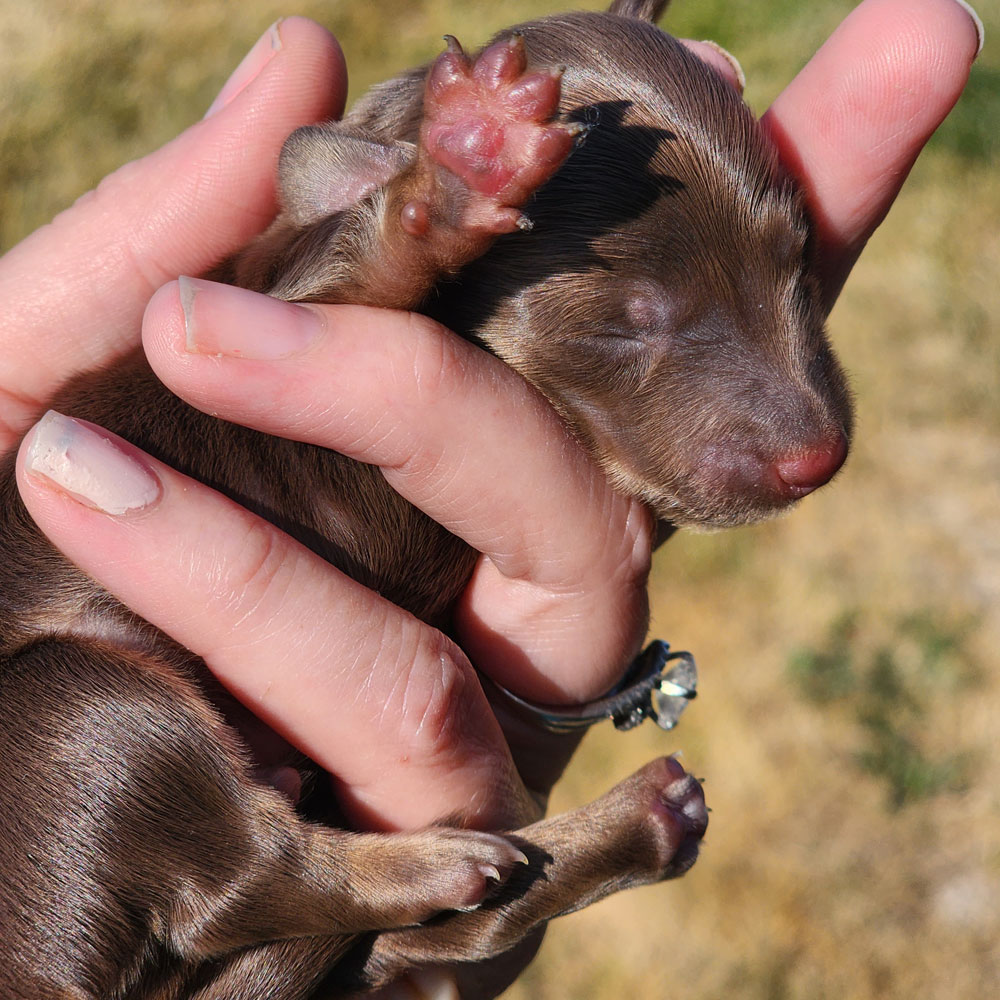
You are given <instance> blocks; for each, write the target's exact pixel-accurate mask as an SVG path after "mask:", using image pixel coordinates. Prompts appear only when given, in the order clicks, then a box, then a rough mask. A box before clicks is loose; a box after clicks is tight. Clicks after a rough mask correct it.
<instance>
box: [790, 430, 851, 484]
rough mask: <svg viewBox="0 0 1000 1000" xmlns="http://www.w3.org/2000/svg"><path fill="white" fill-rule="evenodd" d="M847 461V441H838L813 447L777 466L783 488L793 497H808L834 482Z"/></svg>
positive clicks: (838, 436) (840, 437) (837, 438)
mask: <svg viewBox="0 0 1000 1000" xmlns="http://www.w3.org/2000/svg"><path fill="white" fill-rule="evenodd" d="M845 458H847V438H846V437H845V436H844V435H843V434H838V435H837V436H836V437H835V438H832V439H831V440H828V441H822V442H819V443H817V444H814V445H811V446H810V447H808V448H805V449H803V450H801V451H796V452H795V453H794V454H791V455H787V456H785V457H784V458H781V459H779V460H778V461H777V462H775V463H774V471H775V473H776V474H777V477H778V481H779V483H780V485H781V489H782V491H783V492H784V493H786V494H787V495H788V497H789V498H795V497H804V496H805V495H806V494H807V493H812V491H813V490H817V489H819V488H820V487H821V486H822V485H823V484H824V483H828V482H829V481H830V480H831V479H833V477H834V475H835V474H836V472H837V470H838V469H839V468H840V467H841V466H842V465H843V464H844V459H845Z"/></svg>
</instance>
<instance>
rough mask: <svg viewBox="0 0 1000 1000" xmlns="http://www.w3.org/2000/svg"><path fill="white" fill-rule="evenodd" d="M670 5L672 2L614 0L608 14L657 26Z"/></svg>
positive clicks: (667, 0)
mask: <svg viewBox="0 0 1000 1000" xmlns="http://www.w3.org/2000/svg"><path fill="white" fill-rule="evenodd" d="M669 3H670V0H614V2H613V3H612V4H611V6H610V7H609V8H608V13H609V14H617V15H618V16H619V17H634V18H637V19H638V20H640V21H649V22H650V24H656V22H657V21H658V20H659V19H660V15H661V14H662V13H663V12H664V10H666V7H667V4H669Z"/></svg>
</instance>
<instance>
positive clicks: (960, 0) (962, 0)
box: [955, 0, 986, 56]
mask: <svg viewBox="0 0 1000 1000" xmlns="http://www.w3.org/2000/svg"><path fill="white" fill-rule="evenodd" d="M955 3H957V4H958V5H959V7H964V8H965V9H966V10H967V11H968V13H969V17H971V18H972V23H973V24H974V25H975V26H976V34H977V35H978V36H979V47H978V48H977V49H976V55H977V56H978V55H979V53H980V52H982V51H983V42H985V41H986V28H985V27H984V26H983V19H982V18H981V17H980V16H979V15H978V14H977V13H976V12H975V10H973V8H972V5H971V4H969V3H966V0H955Z"/></svg>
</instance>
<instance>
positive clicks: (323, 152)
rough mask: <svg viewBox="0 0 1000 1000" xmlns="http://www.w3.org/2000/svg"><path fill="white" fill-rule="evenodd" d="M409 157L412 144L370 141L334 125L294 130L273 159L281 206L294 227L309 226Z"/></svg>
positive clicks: (383, 180) (368, 189)
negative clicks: (276, 164)
mask: <svg viewBox="0 0 1000 1000" xmlns="http://www.w3.org/2000/svg"><path fill="white" fill-rule="evenodd" d="M415 156H416V146H414V145H413V144H412V143H408V142H395V143H389V144H385V143H380V142H373V141H372V140H370V139H364V138H361V137H360V136H357V135H352V134H351V133H349V132H346V131H344V130H343V129H341V127H340V126H338V125H307V126H305V127H304V128H300V129H296V130H295V131H294V132H293V133H292V134H291V135H290V136H289V137H288V139H287V140H286V141H285V145H284V146H283V147H282V149H281V156H280V158H279V160H278V185H279V187H280V190H281V201H282V206H283V207H284V209H285V211H286V212H287V213H288V214H289V215H290V216H291V217H292V218H293V219H294V221H295V222H296V223H297V224H298V225H309V224H310V223H312V222H316V221H318V220H319V219H324V218H326V217H327V216H330V215H334V214H336V213H337V212H343V211H344V210H345V209H348V208H350V207H351V206H352V205H356V204H357V203H358V202H359V201H361V200H362V199H363V198H365V197H367V196H368V195H369V194H371V193H372V191H374V190H376V189H377V188H380V187H382V186H383V185H385V184H387V183H388V182H389V181H390V180H392V178H393V177H395V176H396V174H398V173H399V172H400V171H402V170H403V169H405V168H406V167H407V166H409V164H410V163H412V162H413V159H414V157H415Z"/></svg>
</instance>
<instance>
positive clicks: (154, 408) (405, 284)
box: [0, 0, 850, 1000]
mask: <svg viewBox="0 0 1000 1000" xmlns="http://www.w3.org/2000/svg"><path fill="white" fill-rule="evenodd" d="M662 7H663V4H662V3H656V2H629V0H616V3H614V4H613V6H612V8H611V11H610V12H609V13H607V14H571V15H566V16H563V17H555V18H550V19H546V20H542V21H538V22H532V23H530V24H526V25H523V26H521V27H520V28H519V29H517V30H516V31H513V32H505V33H502V34H501V35H500V36H499V37H498V39H496V40H495V41H494V42H493V43H492V44H490V45H489V46H488V47H487V48H486V49H485V50H484V51H483V53H481V54H480V55H479V56H477V57H475V58H469V57H467V56H465V54H464V53H463V52H462V51H461V49H460V46H459V45H458V44H457V43H456V42H454V41H452V42H450V43H449V47H448V51H447V52H446V53H445V54H444V55H443V56H442V57H441V58H440V59H438V60H437V61H436V62H435V63H434V65H433V66H432V67H430V68H423V69H419V70H414V71H412V72H411V73H408V74H404V75H403V76H401V77H399V78H398V79H396V80H394V81H391V82H390V83H388V84H385V85H382V86H381V87H377V88H375V89H374V90H373V91H372V92H371V93H370V94H369V95H368V96H367V97H366V98H364V99H362V101H361V102H360V103H359V105H358V106H357V107H356V108H355V109H354V110H353V111H352V112H351V114H350V115H349V116H348V117H347V118H346V119H345V120H344V121H343V122H342V123H339V124H335V125H324V126H317V127H314V128H310V129H305V130H300V131H299V132H296V133H295V134H294V135H293V136H292V137H291V138H290V139H289V141H288V143H287V145H286V147H285V150H284V153H283V155H282V160H281V169H280V183H281V190H282V195H283V199H284V210H283V212H282V214H281V215H280V217H279V218H278V219H277V220H276V221H275V223H274V225H273V226H272V227H271V228H270V230H269V231H268V232H267V233H265V234H264V235H263V236H262V237H261V238H260V239H259V240H257V241H256V242H255V243H254V244H253V245H252V246H251V247H249V248H247V250H246V252H245V253H243V254H241V255H239V256H238V257H237V258H236V259H234V260H232V261H228V262H224V263H223V264H221V265H220V268H219V270H218V272H217V274H216V276H217V277H222V278H225V279H227V280H232V281H235V282H238V283H240V284H244V285H246V286H248V287H251V288H254V289H257V290H260V291H266V292H268V293H270V294H273V295H277V296H280V297H284V298H288V299H295V300H308V301H324V302H361V303H367V304H376V305H388V306H397V307H408V308H421V309H422V310H424V311H425V312H428V313H430V314H432V315H434V316H436V317H438V318H440V319H441V320H442V321H444V322H445V323H447V324H448V325H450V326H451V327H452V328H453V329H456V330H457V331H458V332H459V333H461V334H462V335H463V336H466V337H468V338H470V339H472V340H474V341H475V342H477V343H479V344H481V345H482V346H483V347H484V348H486V349H488V350H490V351H492V352H494V353H495V354H497V355H498V356H499V357H501V358H503V359H504V360H505V361H506V362H508V363H509V364H510V365H511V366H512V367H513V368H515V369H516V370H517V371H518V372H520V373H521V374H522V375H523V376H524V377H525V378H526V379H528V380H529V381H530V382H531V383H532V384H533V385H535V386H536V387H537V388H538V389H539V391H541V392H542V393H543V394H544V395H545V396H546V397H547V398H548V399H549V400H550V401H551V403H552V404H553V406H554V407H555V408H556V409H557V410H558V412H559V413H560V414H561V415H562V416H563V417H564V419H565V420H566V422H567V423H568V425H569V426H570V427H571V428H572V430H573V431H574V432H575V433H576V434H577V436H578V437H579V438H580V440H581V441H582V442H583V443H584V445H585V446H586V447H587V448H589V449H590V450H591V452H592V453H593V454H594V456H595V457H596V459H597V460H598V461H599V462H600V463H601V464H602V466H603V467H604V468H605V469H606V470H607V472H608V474H609V476H611V477H612V479H613V480H614V482H615V483H616V484H617V485H618V486H619V487H620V488H621V489H623V490H626V491H628V492H629V493H631V494H633V495H636V496H639V497H641V498H642V499H644V500H645V501H646V502H647V503H649V504H650V505H651V507H652V508H653V509H654V510H655V511H656V513H657V514H658V515H659V516H660V517H661V518H662V519H663V520H664V521H666V522H669V523H670V524H672V525H680V524H692V525H703V526H725V525H731V524H738V523H743V522H746V521H750V520H755V519H759V518H762V517H765V516H768V515H770V514H772V513H775V512H777V511H780V510H782V509H784V508H786V507H787V506H788V505H789V504H790V503H792V502H793V501H794V500H796V499H797V498H799V497H800V496H802V495H804V494H805V493H807V492H809V491H810V490H812V489H815V488H816V487H818V486H820V485H822V483H824V482H825V481H826V480H827V479H829V478H830V477H831V476H832V475H833V474H834V473H835V471H836V469H837V468H838V467H839V465H840V463H841V462H842V460H843V457H844V454H845V452H846V447H847V439H848V436H849V432H850V406H849V401H848V396H847V391H846V388H845V384H844V380H843V377H842V375H841V373H840V370H839V368H838V366H837V364H836V362H835V360H834V358H833V356H832V354H831V352H830V349H829V346H828V344H827V342H826V339H825V336H824V332H823V323H822V310H821V308H820V305H819V300H818V294H817V288H816V284H815V281H814V279H813V277H812V270H811V261H810V256H809V254H810V240H809V235H810V233H809V226H808V221H807V219H806V218H805V215H804V212H803V209H802V205H801V200H800V198H799V196H798V194H797V193H796V191H795V189H794V187H793V186H792V185H791V183H790V182H789V181H788V180H787V178H785V177H783V175H782V174H781V172H780V169H779V167H778V164H777V161H776V157H775V154H774V152H773V150H772V149H771V148H770V147H769V145H768V143H767V142H766V140H765V139H764V137H763V136H762V134H761V132H760V130H759V128H758V126H757V123H756V122H755V121H754V119H753V117H752V115H751V114H750V112H749V111H748V110H747V109H746V108H745V106H744V105H743V104H742V102H741V101H740V99H739V98H738V96H737V95H736V93H735V92H734V91H733V90H732V88H730V87H729V86H728V85H727V84H726V83H725V82H723V81H722V80H720V79H719V78H717V77H716V75H715V74H714V73H713V71H712V70H710V69H709V68H708V67H706V66H704V65H703V64H701V63H700V62H699V61H698V60H697V59H695V58H694V57H693V56H692V55H690V54H689V53H688V52H687V50H686V49H684V48H683V47H682V46H681V45H679V44H678V43H677V42H676V41H675V40H674V39H672V38H670V37H669V36H668V35H666V34H664V33H663V32H661V31H660V30H659V29H657V28H656V27H654V25H653V24H652V20H653V19H654V18H655V16H656V15H658V14H659V12H660V10H661V9H662ZM563 66H565V71H564V72H563V71H562V69H561V67H563ZM53 405H54V406H55V407H56V408H57V409H59V410H62V411H63V412H67V413H71V414H72V415H74V416H77V417H81V418H84V419H89V420H92V421H94V422H96V423H99V424H101V425H103V426H105V427H108V428H109V429H111V430H113V431H115V432H116V433H119V434H121V435H122V436H124V437H126V438H128V439H129V440H132V441H134V442H135V443H136V444H138V445H139V446H141V447H142V448H144V449H146V450H147V451H149V452H151V453H152V454H154V455H156V456H157V457H159V458H162V459H163V460H165V461H167V462H169V463H170V464H171V465H173V466H175V467H177V468H180V469H182V470H183V471H185V472H188V473H189V474H191V475H194V476H196V477H197V478H199V479H201V480H203V481H205V482H207V483H209V484H211V485H213V486H215V487H217V488H219V489H220V490H222V491H223V492H225V493H227V494H229V495H230V496H232V497H234V498H236V499H238V500H239V501H240V502H241V503H243V504H244V505H246V506H248V507H251V508H252V509H254V510H256V511H259V512H261V513H263V514H264V515H265V516H267V517H269V518H270V519H271V520H272V521H274V522H275V523H276V524H278V525H280V526H281V527H282V528H284V529H285V530H287V531H289V532H290V533H291V534H293V535H294V536H295V537H297V538H299V539H300V540H301V541H303V542H304V543H305V544H307V545H309V546H310V547H311V548H313V549H314V550H315V551H316V552H318V553H320V554H321V555H323V556H324V557H325V558H327V559H328V560H330V561H331V562H332V563H334V564H335V565H337V566H338V567H340V568H342V569H344V570H346V571H347V572H349V573H351V574H352V575H353V576H355V577H356V578H357V579H359V580H360V581H362V582H363V583H365V584H366V585H368V586H370V587H373V588H375V589H377V590H378V591H380V592H381V593H382V594H384V595H385V596H386V597H388V598H390V599H391V600H393V601H395V602H396V603H398V604H400V605H402V606H403V607H405V608H407V609H409V610H410V611H412V612H413V613H414V614H417V615H419V616H420V617H422V618H423V619H425V620H426V621H428V622H431V623H433V624H435V625H438V626H440V627H442V628H445V629H447V627H448V621H449V609H450V607H451V605H452V604H453V602H454V600H455V599H456V597H457V595H458V594H459V593H460V592H461V590H462V588H463V587H464V585H465V583H466V581H467V579H468V575H469V573H470V571H471V569H472V565H473V562H474V559H475V553H474V552H472V551H470V550H469V549H468V548H467V547H466V546H465V545H464V544H463V543H462V542H460V541H459V540H457V539H456V538H454V537H453V536H451V535H449V534H448V533H447V532H445V531H444V530H443V529H442V528H440V527H439V526H438V525H436V524H434V523H433V522H431V521H429V520H428V519H427V518H426V517H425V516H424V515H422V514H420V513H419V512H418V511H416V510H414V509H413V508H412V507H410V506H409V505H408V504H406V503H405V502H404V501H403V500H401V499H400V498H399V497H398V496H397V495H396V494H394V493H393V492H392V491H391V490H389V489H388V487H387V486H386V485H385V482H384V480H383V479H382V478H381V476H380V475H379V473H378V472H377V470H372V469H371V468H369V467H366V466H361V465H358V464H356V463H353V462H350V461H348V460H347V459H344V458H343V457H342V456H339V455H336V454H334V453H331V452H328V451H324V450H322V449H319V448H314V447H310V446H306V445H302V444H297V443H292V442H288V441H283V440H277V439H273V438H268V437H265V436H263V435H261V434H259V433H257V432H254V431H251V430H248V429H246V428H241V427H237V426H234V425H230V424H225V423H222V422H219V421H217V420H214V419H213V418H211V417H209V416H207V415H205V414H203V413H201V412H199V411H196V410H194V409H192V408H191V407H189V406H188V405H187V404H185V403H184V402H182V401H180V400H178V399H177V398H175V397H174V396H172V395H171V394H170V393H168V392H167V391H166V390H165V389H164V388H163V387H162V385H160V383H159V382H158V381H157V380H156V379H155V377H154V376H153V375H152V373H151V372H150V371H149V369H148V367H147V366H146V364H145V362H144V360H143V359H142V357H141V356H140V355H139V354H135V355H133V356H131V357H128V358H126V359H124V360H123V361H121V362H120V363H118V364H116V365H114V366H113V367H111V368H109V369H106V370H103V371H100V372H95V373H92V374H90V375H88V376H85V377H82V378H78V379H76V380H74V381H73V382H72V383H71V384H69V385H68V386H66V387H65V388H64V390H63V391H62V392H61V393H60V394H59V395H58V397H57V398H56V399H55V400H54V403H53ZM0 490H2V499H0V544H2V546H3V549H4V553H3V557H2V558H0V746H2V747H3V754H4V758H3V759H4V768H3V770H2V772H0V809H2V810H3V819H2V823H0V857H2V858H3V862H2V863H3V876H4V880H3V881H4V887H3V890H2V892H0V995H2V996H3V997H5V998H6V997H11V998H14V1000H28V998H30V1000H50V998H53V1000H54V998H68V997H69V998H74V1000H76V998H93V1000H97V998H102V1000H106V998H121V1000H125V998H128V1000H146V998H164V1000H165V998H209V997H212V998H219V997H227V998H228V997H232V998H237V997H238V998H240V1000H244V998H246V1000H250V998H261V1000H263V998H268V1000H273V998H288V1000H303V998H319V997H328V996H337V995H341V994H342V993H343V992H344V991H345V990H353V989H358V988H362V987H367V986H374V985H378V984H380V983H383V982H386V981H388V980H390V979H392V978H393V977H395V976H397V975H399V974H400V973H401V972H402V971H404V970H405V969H407V968H410V967H413V966H416V965H420V964H423V963H427V962H445V963H467V962H474V961H477V960H481V959H484V958H488V957H491V956H494V955H498V954H502V953H504V952H506V951H508V950H509V949H511V948H513V947H515V946H516V945H517V944H518V943H519V942H520V941H521V940H522V939H523V938H524V937H525V935H527V934H529V933H530V932H531V931H532V930H534V929H535V928H537V927H539V926H540V925H541V924H543V923H544V922H545V921H546V920H548V919H550V918H551V917H553V916H556V915H558V914H560V913H564V912H567V911H570V910H572V909H575V908H578V907H579V906H582V905H586V904H587V903H589V902H591V901H593V900H595V899H598V898H600V897H601V896H603V895H606V894H607V893H609V892H612V891H616V890H618V889H621V888H625V887H627V886H630V885H637V884H641V883H644V882H651V881H656V880H659V879H662V878H667V877H671V876H675V875H678V874H681V873H683V872H684V871H685V870H686V869H687V868H688V867H690V865H691V864H692V863H693V862H694V859H695V857H696V855H697V845H698V841H699V839H700V837H701V835H702V833H703V832H704V829H705V825H706V816H705V808H704V800H703V798H702V795H701V791H700V787H699V786H698V784H697V782H695V781H694V780H693V779H692V778H691V777H690V776H688V775H686V774H685V773H684V772H683V770H682V769H681V768H680V766H679V765H678V764H677V763H676V762H675V761H673V760H671V759H663V760H659V761H655V762H653V763H652V764H650V765H648V766H647V767H646V768H644V769H643V770H641V771H640V772H638V773H637V774H636V775H633V776H632V777H631V778H629V779H627V780H626V781H625V782H623V783H622V784H621V785H619V786H617V787H616V788H615V789H613V790H612V791H611V792H609V793H608V794H607V795H606V796H604V797H603V798H602V799H599V800H598V801H597V802H595V803H593V804H592V805H590V806H588V807H586V808H585V809H583V810H581V811H580V812H578V813H575V814H572V815H570V816H566V817H556V818H554V819H551V820H545V821H542V822H539V823H536V824H533V825H531V826H527V827H525V828H524V829H521V830H519V831H517V832H515V833H510V834H506V835H504V836H498V835H495V834H487V833H478V832H474V831H466V830H452V829H444V828H439V829H432V830H428V831H424V832H420V833H415V834H405V835H402V834H400V835H372V834H353V833H348V832H346V831H343V830H339V829H336V828H335V827H334V826H332V825H331V824H330V822H329V820H330V819H331V816H332V814H331V813H329V812H327V811H326V808H327V806H326V803H325V802H324V801H323V798H324V797H323V795H322V794H321V793H319V792H318V793H317V794H315V795H313V796H311V797H307V798H306V799H304V800H303V802H302V803H301V804H300V807H299V810H298V811H296V810H294V809H293V808H292V807H291V805H290V804H289V803H288V802H287V801H286V800H285V799H284V798H283V797H282V796H281V795H280V794H278V793H277V792H276V791H275V790H274V789H271V788H268V787H266V786H264V785H261V784H259V783H257V782H255V781H254V780H253V777H252V768H251V761H250V760H249V759H248V756H249V755H248V753H247V752H246V750H245V748H244V747H243V746H242V744H241V742H240V738H239V736H238V734H237V733H236V731H235V730H234V729H233V728H232V727H231V726H230V725H229V724H228V723H227V722H226V721H225V718H224V716H223V715H222V714H220V712H219V710H218V708H217V707H216V705H215V704H214V702H213V699H212V698H211V697H210V696H209V693H210V691H211V685H210V684H209V682H208V681H207V680H206V677H205V673H204V667H203V665H202V664H200V663H199V662H198V661H197V659H196V658H194V657H193V656H191V654H189V653H188V652H187V651H185V650H183V649H180V648H178V647H177V646H176V644H174V643H172V642H171V641H170V640H169V639H168V638H167V637H165V636H163V635H161V634H160V633H158V632H157V631H156V630H154V629H153V628H152V627H151V626H149V625H148V624H147V623H145V622H143V621H141V620H139V619H137V618H136V617H135V616H134V615H133V614H131V613H130V612H129V611H128V609H126V608H124V607H122V606H121V605H120V604H118V603H117V602H116V601H115V600H113V599H112V598H111V597H110V596H109V595H107V594H105V593H102V592H100V591H99V590H97V589H96V588H95V587H94V586H93V584H92V583H91V582H90V581H88V580H86V579H84V578H83V577H82V576H81V575H80V574H79V573H78V572H76V571H75V570H74V569H73V568H72V567H71V566H69V565H68V564H67V563H66V562H65V560H64V559H63V558H62V557H61V556H60V555H59V554H58V553H57V552H55V551H54V550H53V549H52V548H51V546H50V545H49V544H48V542H47V541H46V540H45V539H44V538H43V537H42V536H41V535H40V534H39V532H38V531H37V529H36V528H35V527H34V525H33V523H32V522H31V520H30V518H29V517H28V516H27V513H26V512H25V511H24V509H23V507H22V506H21V504H20V501H19V499H18V496H17V491H16V487H15V484H14V477H13V464H12V460H8V462H7V463H6V465H5V466H4V468H3V472H2V477H0ZM526 812H527V811H526ZM324 820H326V822H324ZM523 860H527V862H528V864H527V865H524V864H522V863H521V862H522V861H523ZM442 911H449V912H448V913H447V914H446V915H444V916H441V917H437V918H436V919H434V920H433V921H431V922H430V923H423V924H422V925H421V926H412V925H418V924H421V922H425V921H427V920H428V918H430V917H433V916H434V915H435V914H439V913H441V912H442Z"/></svg>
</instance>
